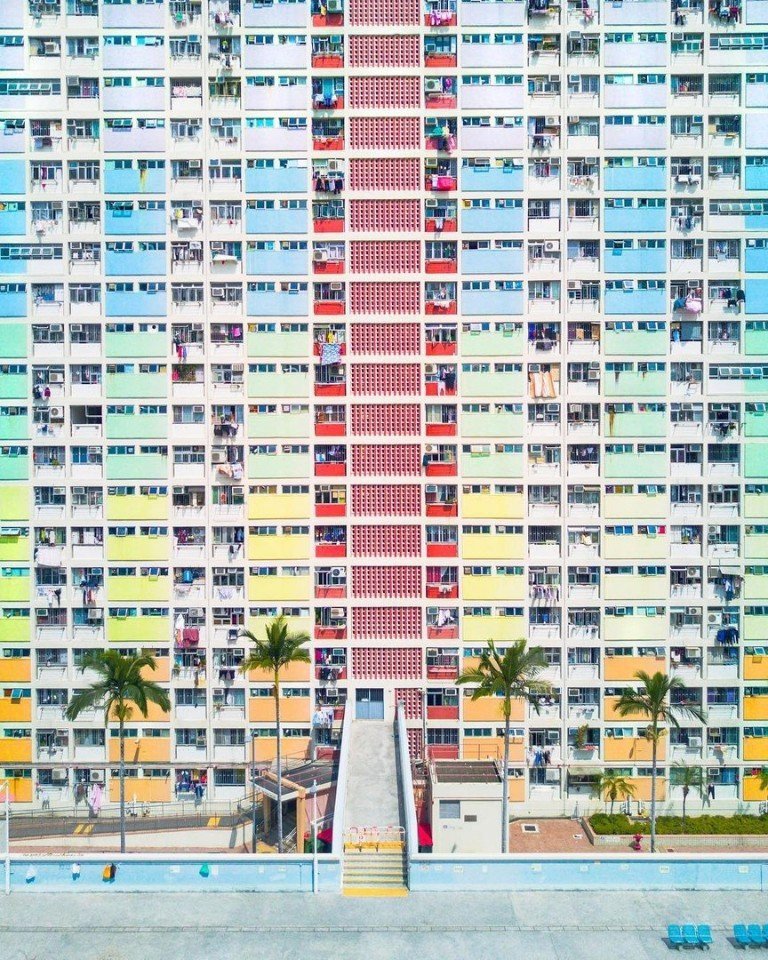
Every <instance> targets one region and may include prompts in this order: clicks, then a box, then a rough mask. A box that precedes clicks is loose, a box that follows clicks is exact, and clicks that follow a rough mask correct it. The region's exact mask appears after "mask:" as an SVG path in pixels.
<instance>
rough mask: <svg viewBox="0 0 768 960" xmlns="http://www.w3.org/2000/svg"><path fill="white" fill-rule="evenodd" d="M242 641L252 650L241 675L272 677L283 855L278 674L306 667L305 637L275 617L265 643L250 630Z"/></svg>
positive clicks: (279, 834)
mask: <svg viewBox="0 0 768 960" xmlns="http://www.w3.org/2000/svg"><path fill="white" fill-rule="evenodd" d="M240 636H241V637H245V639H247V640H250V641H251V643H252V644H253V646H252V647H251V650H250V653H249V654H248V656H247V657H246V658H245V660H243V662H242V663H241V664H240V672H241V673H248V671H249V670H265V671H267V672H268V673H270V674H271V675H272V682H273V687H272V695H273V697H274V698H275V723H276V726H277V769H276V771H275V772H276V774H277V852H278V853H282V852H283V759H282V734H281V732H280V671H281V670H282V669H283V668H284V667H287V666H288V665H289V664H291V663H309V654H308V653H307V651H306V650H305V649H304V644H305V643H308V642H309V635H308V634H306V633H290V632H289V631H288V621H287V620H286V619H285V617H284V616H279V617H276V618H275V619H274V620H273V621H272V622H271V623H268V624H267V626H266V628H265V630H264V639H263V640H259V639H258V638H257V637H255V636H254V635H253V634H252V633H251V632H250V630H241V632H240Z"/></svg>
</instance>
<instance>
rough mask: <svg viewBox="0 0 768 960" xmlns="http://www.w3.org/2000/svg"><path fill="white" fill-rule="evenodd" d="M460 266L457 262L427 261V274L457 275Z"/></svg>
mask: <svg viewBox="0 0 768 960" xmlns="http://www.w3.org/2000/svg"><path fill="white" fill-rule="evenodd" d="M457 269H458V264H457V262H456V261H455V260H427V264H426V272H427V273H456V271H457Z"/></svg>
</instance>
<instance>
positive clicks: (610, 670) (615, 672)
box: [603, 657, 666, 681]
mask: <svg viewBox="0 0 768 960" xmlns="http://www.w3.org/2000/svg"><path fill="white" fill-rule="evenodd" d="M665 669H666V660H665V658H664V657H606V658H605V659H604V661H603V670H604V673H605V679H606V681H608V680H633V679H634V676H635V674H636V673H637V672H638V671H640V670H644V671H645V672H646V673H650V674H654V673H658V672H662V673H663V672H664V671H665Z"/></svg>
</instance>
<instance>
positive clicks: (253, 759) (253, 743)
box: [251, 733, 256, 853]
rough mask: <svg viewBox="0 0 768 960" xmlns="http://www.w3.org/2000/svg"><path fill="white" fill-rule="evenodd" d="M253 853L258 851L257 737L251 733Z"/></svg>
mask: <svg viewBox="0 0 768 960" xmlns="http://www.w3.org/2000/svg"><path fill="white" fill-rule="evenodd" d="M251 853H256V737H255V735H254V734H253V733H252V734H251Z"/></svg>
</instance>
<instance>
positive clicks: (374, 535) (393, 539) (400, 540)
mask: <svg viewBox="0 0 768 960" xmlns="http://www.w3.org/2000/svg"><path fill="white" fill-rule="evenodd" d="M352 555H353V556H354V557H403V558H404V557H420V556H421V527H420V526H418V525H416V524H403V523H395V524H392V525H391V526H390V525H386V526H385V525H380V526H353V527H352Z"/></svg>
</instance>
